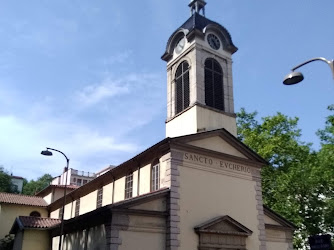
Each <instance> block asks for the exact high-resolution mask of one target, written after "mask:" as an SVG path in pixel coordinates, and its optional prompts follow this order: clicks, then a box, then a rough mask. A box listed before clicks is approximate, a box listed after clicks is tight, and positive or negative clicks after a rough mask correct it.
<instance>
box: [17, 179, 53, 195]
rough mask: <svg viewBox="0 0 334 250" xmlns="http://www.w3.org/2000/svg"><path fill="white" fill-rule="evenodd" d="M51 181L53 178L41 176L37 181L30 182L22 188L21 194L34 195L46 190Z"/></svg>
mask: <svg viewBox="0 0 334 250" xmlns="http://www.w3.org/2000/svg"><path fill="white" fill-rule="evenodd" d="M52 179H53V177H52V176H51V175H49V174H44V175H43V176H41V177H39V178H38V179H37V181H34V180H31V181H29V182H28V183H26V184H25V185H24V186H23V192H22V193H23V194H26V195H35V194H36V193H38V192H39V191H41V190H43V189H44V188H46V187H47V186H48V185H49V184H50V182H51V181H52Z"/></svg>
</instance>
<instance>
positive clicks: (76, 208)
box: [74, 199, 80, 216]
mask: <svg viewBox="0 0 334 250" xmlns="http://www.w3.org/2000/svg"><path fill="white" fill-rule="evenodd" d="M79 212H80V199H77V201H76V202H75V214H74V215H75V216H79Z"/></svg>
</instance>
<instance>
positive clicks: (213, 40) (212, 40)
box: [207, 34, 220, 50]
mask: <svg viewBox="0 0 334 250" xmlns="http://www.w3.org/2000/svg"><path fill="white" fill-rule="evenodd" d="M207 41H208V43H209V45H210V47H211V48H213V49H215V50H218V49H219V48H220V41H219V38H218V37H217V36H216V35H214V34H209V35H208V37H207Z"/></svg>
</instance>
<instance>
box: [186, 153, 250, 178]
mask: <svg viewBox="0 0 334 250" xmlns="http://www.w3.org/2000/svg"><path fill="white" fill-rule="evenodd" d="M183 159H184V160H185V161H188V162H195V163H197V164H201V165H206V166H211V167H215V168H220V169H224V170H230V171H234V172H240V173H246V174H250V173H251V169H250V167H248V166H245V165H243V164H239V163H233V162H229V161H223V160H219V159H215V158H210V157H207V156H203V155H198V154H192V153H184V156H183Z"/></svg>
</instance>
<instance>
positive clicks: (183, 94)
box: [175, 61, 190, 114]
mask: <svg viewBox="0 0 334 250" xmlns="http://www.w3.org/2000/svg"><path fill="white" fill-rule="evenodd" d="M175 96H176V100H175V114H178V113H180V112H181V111H182V110H184V109H186V108H187V107H188V106H189V98H190V97H189V64H188V63H187V62H186V61H183V62H182V63H181V64H180V65H179V66H178V68H177V70H176V74H175Z"/></svg>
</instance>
